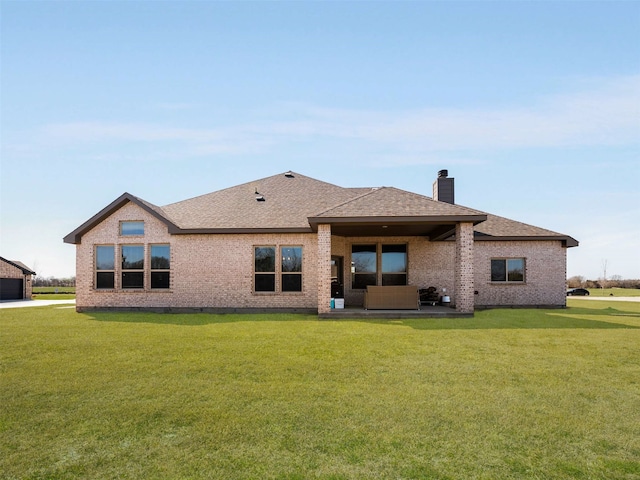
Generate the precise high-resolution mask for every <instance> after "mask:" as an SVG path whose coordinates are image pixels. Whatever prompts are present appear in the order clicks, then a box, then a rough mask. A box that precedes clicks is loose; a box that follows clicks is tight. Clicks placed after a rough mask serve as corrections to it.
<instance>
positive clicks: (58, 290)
mask: <svg viewBox="0 0 640 480" xmlns="http://www.w3.org/2000/svg"><path fill="white" fill-rule="evenodd" d="M32 298H33V299H34V300H69V299H73V298H76V287H33V295H32Z"/></svg>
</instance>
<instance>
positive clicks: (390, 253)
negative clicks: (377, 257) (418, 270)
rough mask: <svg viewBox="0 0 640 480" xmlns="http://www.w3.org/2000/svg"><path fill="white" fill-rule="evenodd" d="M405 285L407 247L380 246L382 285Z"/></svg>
mask: <svg viewBox="0 0 640 480" xmlns="http://www.w3.org/2000/svg"><path fill="white" fill-rule="evenodd" d="M406 284H407V246H406V245H382V285H406Z"/></svg>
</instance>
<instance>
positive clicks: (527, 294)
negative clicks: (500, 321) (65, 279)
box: [64, 170, 578, 314]
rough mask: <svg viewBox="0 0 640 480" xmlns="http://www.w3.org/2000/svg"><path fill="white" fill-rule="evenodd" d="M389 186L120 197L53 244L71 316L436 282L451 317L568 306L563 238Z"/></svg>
mask: <svg viewBox="0 0 640 480" xmlns="http://www.w3.org/2000/svg"><path fill="white" fill-rule="evenodd" d="M433 194H434V198H433V199H432V198H429V197H426V196H423V195H419V194H416V193H411V192H407V191H404V190H399V189H397V188H393V187H379V188H343V187H339V186H336V185H332V184H329V183H325V182H322V181H319V180H315V179H313V178H309V177H306V176H304V175H300V174H298V173H293V172H286V173H284V174H279V175H275V176H272V177H268V178H264V179H261V180H256V181H254V182H250V183H246V184H242V185H238V186H235V187H231V188H228V189H224V190H220V191H217V192H213V193H210V194H207V195H202V196H199V197H195V198H192V199H189V200H184V201H182V202H178V203H174V204H170V205H166V206H164V207H158V206H155V205H152V204H151V203H149V202H147V201H144V200H142V199H140V198H137V197H135V196H133V195H130V194H128V193H125V194H123V195H122V196H120V197H119V198H118V199H116V200H115V201H114V202H113V203H111V204H110V205H108V206H107V207H105V208H104V209H103V210H102V211H100V212H99V213H98V214H96V215H95V216H94V217H92V218H91V219H89V220H88V221H87V222H85V223H84V224H82V225H81V226H80V227H78V228H77V229H76V230H74V231H73V232H71V233H69V235H67V236H66V237H65V238H64V241H65V242H66V243H71V244H75V245H76V305H77V309H78V310H79V311H82V310H87V309H103V308H125V309H130V308H140V309H161V310H166V311H177V310H181V309H193V310H207V311H209V310H211V311H221V312H224V311H253V310H267V311H269V310H290V311H314V312H318V313H320V314H327V313H330V312H331V302H330V299H331V298H332V297H336V296H341V297H342V296H343V297H344V303H345V305H346V306H347V307H354V306H356V307H358V306H362V305H363V301H364V292H365V289H366V286H367V285H415V286H417V287H419V288H426V287H430V286H434V287H436V288H437V290H438V292H444V291H445V290H444V289H446V295H447V296H450V298H451V305H452V306H455V309H456V312H458V313H461V314H470V313H473V311H474V308H476V307H488V306H555V307H562V306H565V304H566V295H565V282H566V249H567V248H568V247H574V246H577V245H578V242H577V241H576V240H574V239H573V238H571V237H570V236H567V235H564V234H560V233H556V232H552V231H549V230H545V229H542V228H538V227H533V226H530V225H526V224H523V223H520V222H516V221H513V220H508V219H506V218H501V217H498V216H495V215H490V214H487V213H484V212H481V211H478V210H474V209H471V208H467V207H463V206H459V205H455V204H454V189H453V178H449V177H448V176H447V172H446V170H443V171H441V172H439V176H438V178H437V179H436V182H435V183H434V187H433Z"/></svg>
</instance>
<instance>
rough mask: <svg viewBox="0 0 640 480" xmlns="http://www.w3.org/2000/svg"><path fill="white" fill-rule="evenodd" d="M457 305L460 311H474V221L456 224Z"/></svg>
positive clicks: (457, 310) (457, 309)
mask: <svg viewBox="0 0 640 480" xmlns="http://www.w3.org/2000/svg"><path fill="white" fill-rule="evenodd" d="M454 282H455V305H456V312H458V313H473V310H474V304H475V299H474V287H473V223H471V222H461V223H458V224H456V265H455V279H454Z"/></svg>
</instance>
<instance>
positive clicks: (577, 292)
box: [567, 288, 589, 296]
mask: <svg viewBox="0 0 640 480" xmlns="http://www.w3.org/2000/svg"><path fill="white" fill-rule="evenodd" d="M570 295H581V296H584V295H589V290H587V289H586V288H572V289H571V290H567V296H570Z"/></svg>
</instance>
